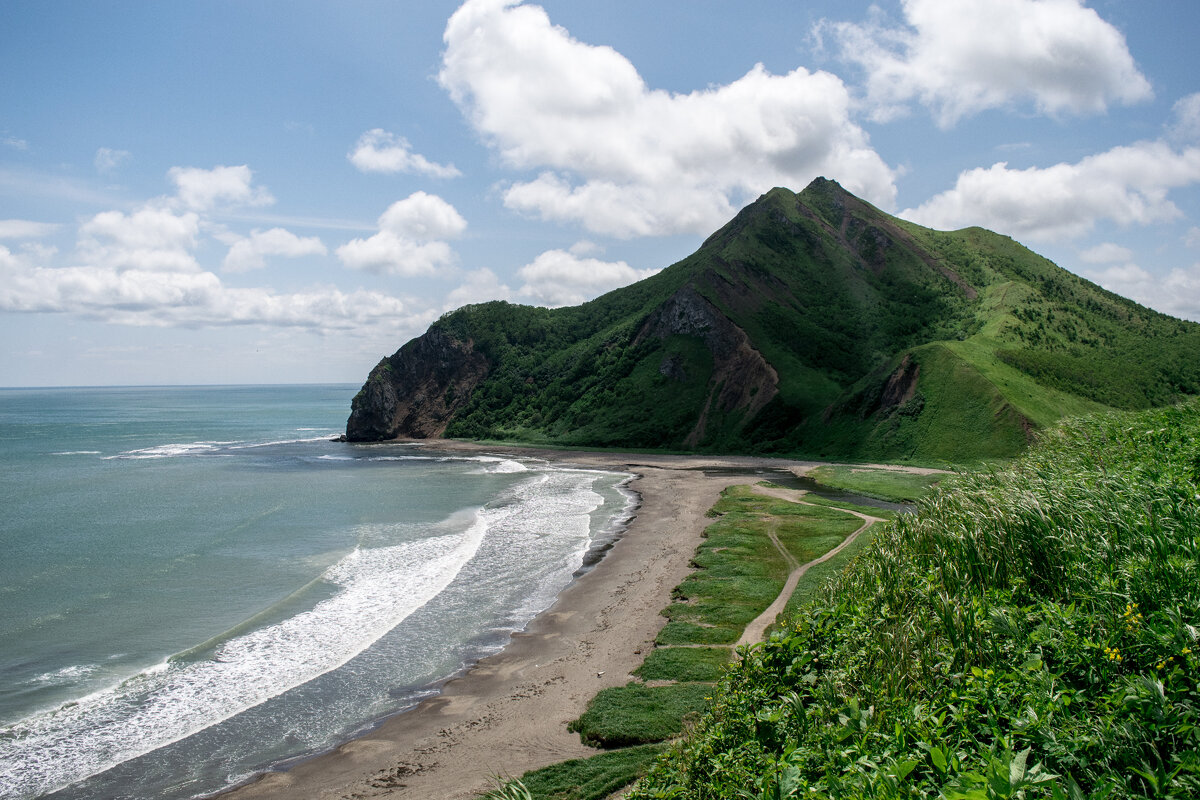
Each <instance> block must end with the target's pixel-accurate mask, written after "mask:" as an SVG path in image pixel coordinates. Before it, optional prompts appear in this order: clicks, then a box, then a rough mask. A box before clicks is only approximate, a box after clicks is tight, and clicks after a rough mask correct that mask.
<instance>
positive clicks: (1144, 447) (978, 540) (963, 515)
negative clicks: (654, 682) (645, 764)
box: [630, 402, 1200, 800]
mask: <svg viewBox="0 0 1200 800" xmlns="http://www.w3.org/2000/svg"><path fill="white" fill-rule="evenodd" d="M1198 538H1200V403H1195V402H1193V403H1190V404H1188V405H1185V406H1181V407H1176V408H1168V409H1159V410H1155V411H1149V412H1143V413H1137V414H1114V415H1106V416H1097V417H1091V418H1086V419H1083V420H1077V421H1072V422H1068V423H1066V424H1064V425H1062V426H1061V427H1059V428H1057V429H1055V430H1053V431H1051V432H1050V433H1047V434H1045V435H1044V436H1043V437H1042V439H1041V441H1040V443H1039V444H1038V446H1037V447H1035V448H1033V449H1032V450H1031V451H1029V452H1028V454H1027V455H1026V456H1024V457H1023V458H1022V459H1021V460H1020V461H1018V462H1016V463H1015V464H1014V465H1013V466H1011V467H1010V468H1008V469H1004V470H996V471H992V472H985V473H977V474H975V475H972V476H967V477H964V478H961V479H958V480H957V481H956V482H955V486H954V489H953V490H952V491H943V492H938V493H935V494H934V495H933V496H932V497H931V498H929V499H927V500H926V501H924V502H923V503H922V504H921V506H920V511H919V513H918V514H916V515H910V516H906V517H901V518H900V519H898V520H896V521H895V522H893V523H891V524H889V525H887V526H885V527H883V528H882V529H881V530H878V532H877V533H876V535H875V538H874V542H873V545H872V547H871V548H870V549H869V550H868V551H866V552H865V553H863V554H862V555H861V556H860V557H859V558H858V559H856V560H855V562H854V563H853V565H852V566H851V568H850V570H849V571H848V572H847V573H845V574H844V575H843V576H842V577H841V578H840V579H839V580H838V581H836V582H835V583H834V584H833V585H832V586H831V588H830V590H829V592H828V593H827V594H826V596H825V597H823V598H821V599H820V600H819V601H818V602H815V603H813V604H811V605H809V606H807V607H806V608H804V609H802V610H801V612H800V613H799V614H798V615H797V617H796V618H795V619H794V621H793V622H792V623H791V624H790V625H788V626H785V627H784V628H783V629H782V630H781V631H779V632H777V633H775V634H773V635H772V637H771V639H770V640H769V641H768V642H767V643H765V644H764V645H761V646H756V647H755V648H752V649H750V650H749V651H748V652H747V653H746V657H745V658H744V659H743V660H742V661H741V662H739V663H738V664H737V665H736V666H735V667H733V668H732V669H731V671H730V672H729V673H728V674H727V676H726V678H725V679H724V681H723V684H722V689H721V690H720V691H719V692H718V695H717V697H715V698H714V705H713V707H712V709H711V711H710V712H709V713H708V714H707V715H706V716H705V717H704V718H703V719H702V720H701V722H700V723H699V725H698V726H697V728H696V729H695V730H694V731H693V732H692V734H691V735H690V736H689V737H687V738H686V739H685V740H684V741H683V742H682V743H680V744H679V745H677V746H676V747H675V748H674V749H673V750H672V751H671V753H670V755H669V756H668V757H667V758H666V759H665V760H664V761H663V762H661V763H660V764H659V765H658V766H656V767H655V768H654V769H653V770H652V771H651V773H650V775H649V776H648V777H647V778H646V779H645V780H644V781H643V782H642V783H641V784H640V785H639V787H638V788H637V789H635V790H634V792H633V793H632V794H631V795H630V797H631V798H641V799H643V800H644V799H646V798H656V797H678V798H714V799H715V798H731V797H772V798H783V797H828V798H892V797H914V798H916V797H920V798H939V797H944V798H948V799H949V800H954V799H955V798H972V799H974V798H978V799H979V800H984V799H985V798H1003V797H1026V798H1035V797H1046V798H1068V797H1069V798H1076V797H1079V798H1082V797H1098V798H1126V797H1163V798H1194V797H1200V728H1198V727H1197V725H1198V723H1200V658H1198V657H1197V653H1196V652H1195V651H1197V650H1200V641H1198V638H1200V635H1198V632H1197V628H1198V627H1200V541H1198Z"/></svg>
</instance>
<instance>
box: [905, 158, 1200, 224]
mask: <svg viewBox="0 0 1200 800" xmlns="http://www.w3.org/2000/svg"><path fill="white" fill-rule="evenodd" d="M1198 182H1200V148H1198V147H1190V148H1187V149H1185V150H1182V151H1176V150H1174V149H1172V148H1171V147H1170V146H1169V145H1167V144H1166V143H1164V142H1161V141H1157V142H1138V143H1135V144H1133V145H1129V146H1124V147H1115V148H1113V149H1112V150H1108V151H1106V152H1103V153H1099V154H1097V155H1093V156H1088V157H1087V158H1084V159H1083V160H1081V161H1079V162H1077V163H1075V164H1055V165H1054V166H1051V167H1045V168H1041V167H1032V168H1029V169H1009V167H1008V165H1007V164H1006V163H1004V162H1001V163H998V164H993V165H992V166H991V167H990V168H987V169H983V168H977V169H972V170H967V171H966V172H963V173H960V174H959V176H958V180H957V181H956V183H955V186H954V188H953V189H950V190H948V191H945V192H942V193H941V194H938V195H935V196H934V197H932V198H930V199H929V200H927V201H926V202H925V203H923V204H921V205H920V206H919V207H917V208H911V209H906V210H905V211H902V212H900V216H902V217H904V218H906V219H910V220H912V221H913V222H917V223H919V224H921V225H927V226H929V227H933V228H942V229H952V228H960V227H965V226H968V225H982V226H985V227H988V228H991V229H993V230H996V231H999V232H1001V233H1006V234H1010V235H1012V236H1016V237H1029V238H1031V239H1041V240H1046V241H1051V240H1061V239H1065V238H1070V237H1074V236H1080V235H1083V234H1085V233H1087V232H1088V231H1090V230H1092V228H1093V227H1095V225H1096V224H1097V223H1098V222H1101V221H1110V222H1114V223H1116V224H1118V225H1122V226H1124V225H1130V224H1137V225H1146V224H1149V223H1154V222H1163V221H1168V220H1172V219H1176V218H1177V217H1179V216H1180V211H1179V209H1178V208H1177V207H1176V206H1175V204H1174V203H1172V202H1171V201H1170V200H1169V199H1168V198H1167V192H1168V191H1169V190H1171V189H1174V188H1178V187H1182V186H1189V185H1192V184H1195V183H1198Z"/></svg>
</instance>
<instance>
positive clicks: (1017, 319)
mask: <svg viewBox="0 0 1200 800" xmlns="http://www.w3.org/2000/svg"><path fill="white" fill-rule="evenodd" d="M1196 393H1200V325H1195V324H1193V323H1186V322H1182V321H1180V320H1173V319H1171V318H1168V317H1165V316H1164V315H1161V314H1158V313H1156V312H1153V311H1150V310H1149V309H1145V308H1142V307H1141V306H1138V305H1136V304H1135V303H1132V302H1131V301H1128V300H1124V299H1123V298H1119V297H1117V296H1115V295H1112V294H1110V293H1108V292H1105V291H1103V290H1102V289H1100V288H1099V287H1097V286H1095V285H1093V284H1091V283H1088V282H1087V281H1085V280H1083V279H1081V278H1078V277H1076V276H1074V275H1072V274H1070V273H1069V272H1066V271H1065V270H1062V269H1060V268H1058V267H1056V266H1055V265H1053V264H1051V263H1050V262H1049V261H1047V260H1045V259H1043V258H1041V257H1040V256H1037V255H1036V254H1034V253H1032V252H1030V251H1029V250H1026V249H1025V248H1023V247H1021V246H1020V245H1018V244H1016V243H1015V242H1013V241H1012V240H1011V239H1008V238H1006V237H1002V236H999V235H996V234H993V233H990V232H988V231H983V230H981V229H969V230H966V231H957V232H939V231H932V230H929V229H926V228H921V227H919V226H916V225H913V224H911V223H907V222H903V221H902V220H898V219H896V218H895V217H892V216H890V215H888V214H886V213H884V212H883V211H880V210H879V209H877V208H875V207H874V206H872V205H871V204H870V203H867V202H865V201H863V200H861V199H859V198H858V197H855V196H854V195H853V194H851V193H850V192H848V191H846V190H845V189H844V188H843V187H842V186H841V185H840V184H839V183H837V181H833V180H829V179H827V178H817V179H815V180H814V181H812V183H810V184H809V185H808V186H807V187H806V188H805V189H804V190H803V191H801V192H800V193H799V194H796V193H793V192H792V191H790V190H788V189H786V188H783V187H777V188H774V189H772V190H770V191H769V192H767V193H766V194H764V195H762V196H761V197H759V198H758V199H757V200H756V201H755V202H754V203H751V204H750V205H748V206H747V207H746V208H744V209H742V210H741V211H740V212H739V213H738V214H737V215H736V216H735V217H734V218H733V219H732V220H731V221H730V222H729V223H727V224H726V225H725V226H724V227H722V228H721V229H720V230H719V231H717V232H716V233H714V234H713V235H712V236H710V237H709V238H708V240H706V241H705V243H704V244H703V245H702V246H701V247H700V249H699V250H697V251H696V252H695V253H693V254H692V255H691V256H689V257H688V258H685V259H683V260H682V261H680V262H678V263H676V264H674V265H672V266H670V267H667V268H666V269H663V270H661V271H660V272H659V273H658V274H656V275H654V276H653V277H651V278H647V279H646V280H644V281H639V282H638V283H635V284H632V285H630V286H627V287H625V288H623V289H618V290H616V291H613V292H610V293H608V294H606V295H604V296H602V297H599V298H596V299H595V300H592V301H591V302H588V303H585V304H584V305H582V306H576V307H572V308H560V309H543V308H534V307H529V306H512V305H505V304H489V305H486V306H473V307H470V308H464V309H460V310H458V311H455V312H451V313H450V314H448V315H446V316H444V317H443V318H442V319H440V320H438V322H436V323H434V325H433V326H432V327H431V328H430V330H429V332H427V333H426V334H425V335H424V336H422V337H419V338H418V339H415V340H413V341H412V342H409V343H408V344H406V345H405V346H404V347H402V348H401V349H400V350H399V351H398V352H397V353H396V354H395V355H393V356H391V357H389V358H385V359H384V360H383V361H381V362H380V364H379V366H377V367H376V369H375V370H374V371H373V372H372V373H371V376H370V378H369V379H368V381H367V384H366V386H364V391H363V392H361V393H360V395H359V396H358V397H356V398H355V401H354V407H353V412H352V414H351V424H349V425H348V427H347V438H350V439H360V440H362V439H379V438H390V437H396V436H405V437H420V438H423V437H431V436H432V437H436V436H442V435H445V436H455V437H463V438H488V439H510V440H517V441H526V442H531V443H547V444H558V445H588V446H621V447H632V448H658V447H665V448H671V449H695V450H707V451H725V452H762V453H790V454H803V455H808V456H816V457H829V458H850V459H866V460H870V459H890V460H895V459H902V460H903V459H910V460H918V461H959V462H961V461H966V460H972V459H976V458H995V457H1005V456H1010V455H1013V454H1015V453H1016V452H1018V451H1019V450H1020V449H1021V448H1023V447H1024V446H1025V444H1026V443H1027V442H1028V441H1029V437H1030V435H1031V432H1032V431H1033V430H1034V429H1036V428H1039V427H1042V426H1045V425H1049V424H1051V423H1053V422H1054V421H1055V420H1056V419H1058V418H1059V417H1060V416H1062V415H1065V414H1074V413H1083V412H1088V411H1095V410H1101V409H1103V408H1105V407H1124V408H1137V407H1146V406H1148V405H1158V404H1162V403H1167V402H1174V401H1175V400H1177V399H1179V398H1180V396H1181V395H1182V394H1196Z"/></svg>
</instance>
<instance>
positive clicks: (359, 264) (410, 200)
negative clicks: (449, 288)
mask: <svg viewBox="0 0 1200 800" xmlns="http://www.w3.org/2000/svg"><path fill="white" fill-rule="evenodd" d="M466 227H467V221H466V220H465V219H463V218H462V215H461V214H459V213H458V211H457V210H456V209H455V208H454V206H452V205H450V204H449V203H447V202H446V201H445V200H443V199H442V198H440V197H438V196H437V195H432V194H426V193H425V192H414V193H413V194H411V195H409V196H408V197H406V198H405V199H403V200H398V201H397V202H395V203H392V205H391V206H389V207H388V209H387V210H386V211H384V212H383V214H381V215H380V217H379V232H378V233H376V234H375V235H374V236H371V237H370V238H367V239H354V240H352V241H350V242H347V243H346V244H344V245H342V246H341V247H339V248H338V249H337V256H338V258H339V259H341V261H342V263H343V264H345V265H346V266H347V267H350V268H351V269H361V270H366V271H368V272H375V273H384V274H389V275H405V276H414V275H435V274H437V272H438V270H439V269H441V268H444V267H450V266H453V265H454V263H455V260H456V256H455V253H454V250H453V249H452V248H451V247H450V245H449V244H447V243H446V241H444V240H446V239H454V238H457V237H458V236H460V235H461V234H462V232H463V231H464V230H466Z"/></svg>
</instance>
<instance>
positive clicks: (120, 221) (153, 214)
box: [78, 207, 200, 272]
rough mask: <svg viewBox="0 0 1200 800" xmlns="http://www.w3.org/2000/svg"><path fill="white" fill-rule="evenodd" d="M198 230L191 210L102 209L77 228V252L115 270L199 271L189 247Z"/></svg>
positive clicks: (87, 260)
mask: <svg viewBox="0 0 1200 800" xmlns="http://www.w3.org/2000/svg"><path fill="white" fill-rule="evenodd" d="M199 233H200V217H199V216H198V215H197V214H196V213H194V212H191V211H188V212H186V213H183V214H176V213H175V212H173V211H171V210H169V209H166V208H154V207H145V208H142V209H140V210H138V211H135V212H133V213H132V214H125V213H124V212H122V211H103V212H101V213H99V214H97V215H95V216H94V217H92V218H91V219H90V220H88V221H87V222H85V223H83V224H82V225H81V226H80V227H79V245H78V247H79V254H80V256H81V257H82V258H83V259H84V261H86V262H88V263H89V264H93V265H97V266H101V267H108V268H111V269H114V270H125V269H132V270H138V271H160V272H198V271H199V269H200V267H199V265H198V264H197V263H196V259H195V258H194V257H193V256H192V250H193V249H194V248H195V246H196V239H197V236H198V235H199Z"/></svg>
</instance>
